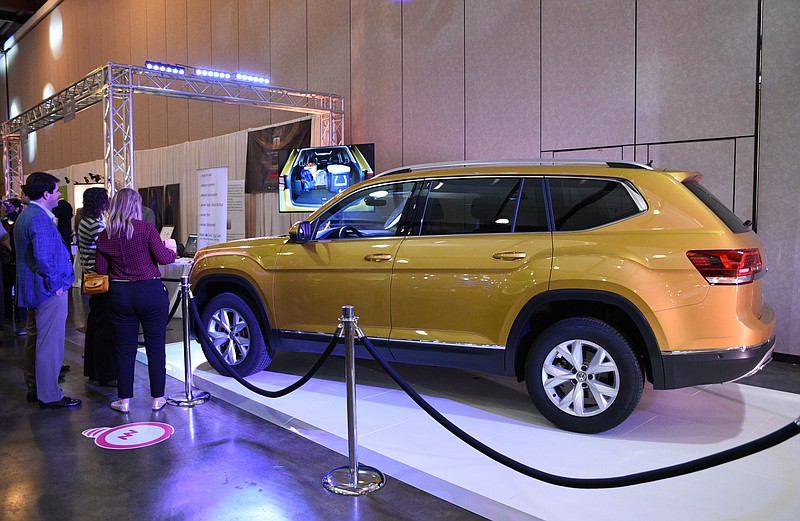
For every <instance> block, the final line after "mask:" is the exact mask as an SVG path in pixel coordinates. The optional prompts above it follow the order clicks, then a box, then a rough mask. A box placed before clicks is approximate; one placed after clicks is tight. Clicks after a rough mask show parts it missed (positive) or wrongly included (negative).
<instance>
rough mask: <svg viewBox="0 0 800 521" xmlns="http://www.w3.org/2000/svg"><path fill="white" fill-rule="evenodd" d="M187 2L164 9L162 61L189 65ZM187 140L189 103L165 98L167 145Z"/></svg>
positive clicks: (170, 3) (174, 2) (172, 3)
mask: <svg viewBox="0 0 800 521" xmlns="http://www.w3.org/2000/svg"><path fill="white" fill-rule="evenodd" d="M186 2H187V0H169V1H168V2H167V3H166V5H165V7H166V11H165V15H166V19H167V20H168V21H169V22H168V25H167V31H166V33H167V34H166V42H165V43H166V55H165V58H164V61H166V62H167V63H174V64H179V63H182V64H185V65H191V64H190V63H189V54H188V48H187V37H188V34H187V32H188V28H187V25H186V10H187V8H188V7H187V3H186ZM188 140H189V102H188V100H185V99H179V98H167V143H168V144H170V145H175V144H177V143H183V142H185V141H188Z"/></svg>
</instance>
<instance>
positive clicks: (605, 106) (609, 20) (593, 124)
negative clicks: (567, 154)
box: [541, 0, 636, 150]
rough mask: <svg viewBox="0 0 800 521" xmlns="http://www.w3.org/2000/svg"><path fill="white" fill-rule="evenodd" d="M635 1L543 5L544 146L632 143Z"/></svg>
mask: <svg viewBox="0 0 800 521" xmlns="http://www.w3.org/2000/svg"><path fill="white" fill-rule="evenodd" d="M635 27H636V20H635V1H634V0H625V1H621V0H603V1H600V2H568V3H564V2H544V3H543V4H542V68H541V71H542V80H541V81H542V148H543V149H545V150H548V149H566V148H585V147H598V146H608V145H614V144H622V143H633V137H634V136H633V133H634V118H635V113H634V95H635V66H636V54H635V53H636V48H635V45H634V43H635Z"/></svg>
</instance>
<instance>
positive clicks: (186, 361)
mask: <svg viewBox="0 0 800 521" xmlns="http://www.w3.org/2000/svg"><path fill="white" fill-rule="evenodd" d="M181 313H182V314H183V317H182V319H183V366H184V376H185V378H184V390H185V394H180V393H177V394H172V395H170V397H169V398H167V403H168V404H170V405H176V406H178V407H194V406H195V405H198V404H201V403H204V402H207V401H208V400H209V399H210V398H211V395H210V394H208V393H207V392H206V391H198V390H197V389H194V384H193V376H192V346H191V340H190V339H189V276H188V275H183V276H182V277H181Z"/></svg>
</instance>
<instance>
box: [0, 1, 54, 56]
mask: <svg viewBox="0 0 800 521" xmlns="http://www.w3.org/2000/svg"><path fill="white" fill-rule="evenodd" d="M45 3H46V0H0V45H2V44H3V43H5V41H6V40H8V39H9V38H11V35H13V34H14V33H15V32H17V29H19V28H20V27H22V24H24V23H25V22H27V21H28V18H30V17H31V16H33V14H34V13H35V12H36V11H38V10H39V8H40V7H42V6H43V5H44V4H45Z"/></svg>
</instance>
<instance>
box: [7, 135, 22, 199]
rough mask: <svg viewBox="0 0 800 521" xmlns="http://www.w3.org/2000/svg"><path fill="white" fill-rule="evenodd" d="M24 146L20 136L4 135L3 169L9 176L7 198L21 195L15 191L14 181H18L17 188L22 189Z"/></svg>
mask: <svg viewBox="0 0 800 521" xmlns="http://www.w3.org/2000/svg"><path fill="white" fill-rule="evenodd" d="M21 153H22V145H21V144H20V139H19V134H13V135H8V136H6V135H3V168H4V169H5V171H6V173H7V174H8V175H6V176H5V178H6V186H5V188H6V197H7V198H8V197H11V196H12V195H19V192H18V191H17V190H15V189H14V186H13V181H14V179H16V180H17V188H21V187H22V183H23V181H22V158H21V157H20V154H21Z"/></svg>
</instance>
